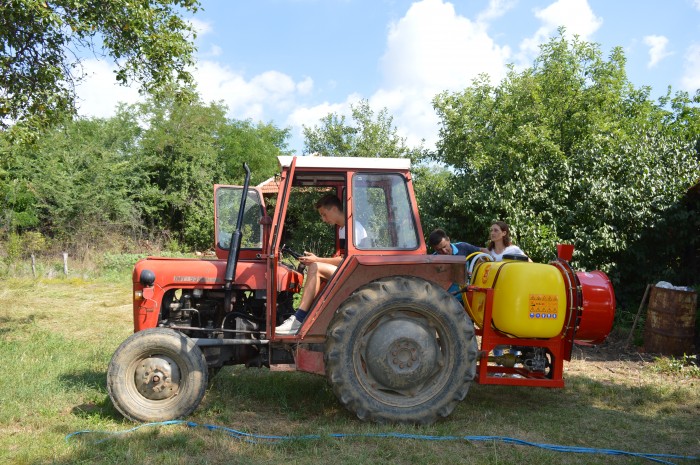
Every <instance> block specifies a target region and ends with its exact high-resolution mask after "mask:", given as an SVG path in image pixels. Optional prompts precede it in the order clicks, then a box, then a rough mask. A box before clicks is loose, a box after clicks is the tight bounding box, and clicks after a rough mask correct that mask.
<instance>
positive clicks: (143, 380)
mask: <svg viewBox="0 0 700 465" xmlns="http://www.w3.org/2000/svg"><path fill="white" fill-rule="evenodd" d="M134 384H135V386H136V390H137V391H138V392H139V393H140V394H141V395H142V396H144V397H145V398H147V399H150V400H163V399H168V398H170V397H172V396H174V395H175V394H177V392H178V390H179V389H180V369H179V368H178V366H177V364H176V363H175V362H174V361H173V360H172V359H171V358H169V357H166V356H157V357H149V358H146V359H143V360H141V362H140V363H139V365H138V366H137V367H136V370H135V372H134Z"/></svg>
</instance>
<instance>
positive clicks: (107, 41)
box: [0, 0, 199, 129]
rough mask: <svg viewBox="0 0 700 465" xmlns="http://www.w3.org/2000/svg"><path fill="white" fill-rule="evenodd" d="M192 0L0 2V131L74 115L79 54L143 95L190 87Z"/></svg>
mask: <svg viewBox="0 0 700 465" xmlns="http://www.w3.org/2000/svg"><path fill="white" fill-rule="evenodd" d="M198 9H199V2H198V1H197V0H109V1H106V0H56V1H51V2H47V1H43V0H6V1H3V2H2V3H0V43H1V44H2V47H1V48H0V89H1V90H0V127H2V128H7V127H8V123H9V122H18V123H25V124H26V125H28V126H29V128H30V129H32V128H39V127H44V126H46V125H47V124H49V123H54V122H58V121H61V120H62V118H63V116H64V114H66V113H74V111H75V105H74V102H75V89H74V86H75V84H76V83H77V82H79V81H80V80H81V79H83V78H84V77H85V76H84V73H83V72H82V68H81V60H82V58H81V57H82V56H85V55H93V56H100V57H107V58H109V59H110V60H111V61H112V62H113V63H114V64H115V65H116V66H117V72H116V79H117V81H118V82H120V83H121V84H126V83H128V82H130V81H133V80H135V81H138V82H140V83H141V85H142V90H143V91H145V92H154V91H158V90H161V89H166V88H169V87H170V86H171V85H172V84H176V83H184V84H187V85H189V84H191V83H192V76H191V75H190V74H189V72H188V71H187V68H188V67H189V66H191V65H192V64H193V57H192V55H193V53H194V45H193V43H192V41H193V39H194V37H195V34H194V31H193V29H192V26H191V25H190V24H189V23H188V22H187V21H185V20H184V19H183V18H182V14H183V13H185V12H191V13H195V12H196V11H197V10H198Z"/></svg>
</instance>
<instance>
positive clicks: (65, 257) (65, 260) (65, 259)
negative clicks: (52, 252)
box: [63, 252, 68, 276]
mask: <svg viewBox="0 0 700 465" xmlns="http://www.w3.org/2000/svg"><path fill="white" fill-rule="evenodd" d="M63 274H64V275H66V276H68V252H63Z"/></svg>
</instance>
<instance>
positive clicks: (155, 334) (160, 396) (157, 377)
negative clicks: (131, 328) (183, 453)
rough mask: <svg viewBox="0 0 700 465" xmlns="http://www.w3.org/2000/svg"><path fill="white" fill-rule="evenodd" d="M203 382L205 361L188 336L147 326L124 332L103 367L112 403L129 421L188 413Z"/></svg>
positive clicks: (196, 402) (197, 399) (201, 392)
mask: <svg viewBox="0 0 700 465" xmlns="http://www.w3.org/2000/svg"><path fill="white" fill-rule="evenodd" d="M206 387H207V362H206V360H205V358H204V355H203V354H202V351H201V350H200V349H199V347H197V345H196V344H195V343H194V341H193V340H192V339H190V338H188V337H187V336H185V335H183V334H181V333H179V332H177V331H173V330H170V329H165V328H152V329H146V330H144V331H139V332H137V333H134V334H132V335H131V336H129V338H127V339H126V340H125V341H124V342H123V343H122V344H121V345H120V346H119V347H118V348H117V350H116V351H115V352H114V355H113V356H112V360H111V361H110V363H109V368H108V370H107V391H108V392H109V397H110V398H111V399H112V403H113V404H114V407H115V408H116V409H117V410H118V411H119V412H120V413H121V414H122V415H124V416H125V417H126V418H128V419H130V420H132V421H145V422H149V421H166V420H173V419H175V418H180V417H184V416H187V415H189V414H190V413H192V412H193V411H194V409H195V408H197V406H198V405H199V403H200V402H201V400H202V398H203V397H204V392H205V390H206Z"/></svg>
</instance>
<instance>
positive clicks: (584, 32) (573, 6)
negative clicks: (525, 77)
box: [519, 0, 603, 63]
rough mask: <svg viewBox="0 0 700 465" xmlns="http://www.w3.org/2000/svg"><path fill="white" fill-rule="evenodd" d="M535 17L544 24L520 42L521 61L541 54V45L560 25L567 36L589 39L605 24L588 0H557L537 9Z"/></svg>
mask: <svg viewBox="0 0 700 465" xmlns="http://www.w3.org/2000/svg"><path fill="white" fill-rule="evenodd" d="M535 17H536V18H537V19H539V20H540V21H541V23H542V25H541V26H540V27H539V29H538V30H537V31H536V32H535V34H534V35H533V36H532V37H529V38H527V39H524V40H523V41H522V42H521V43H520V52H521V53H520V56H519V60H520V61H521V63H525V62H530V61H532V59H533V58H534V57H535V56H537V55H538V54H539V46H540V45H541V44H543V43H545V42H547V41H548V40H549V38H550V37H552V36H553V35H555V34H556V31H557V28H559V26H564V27H565V28H566V35H567V37H573V36H574V35H578V36H579V37H580V38H581V39H582V40H586V41H588V40H590V38H591V36H592V35H593V33H595V31H597V30H598V28H600V26H601V25H602V24H603V19H602V18H600V17H597V16H596V15H595V13H593V10H592V9H591V7H590V5H589V4H588V0H557V1H555V2H554V3H552V4H551V5H549V6H548V7H546V8H544V9H541V10H535Z"/></svg>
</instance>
